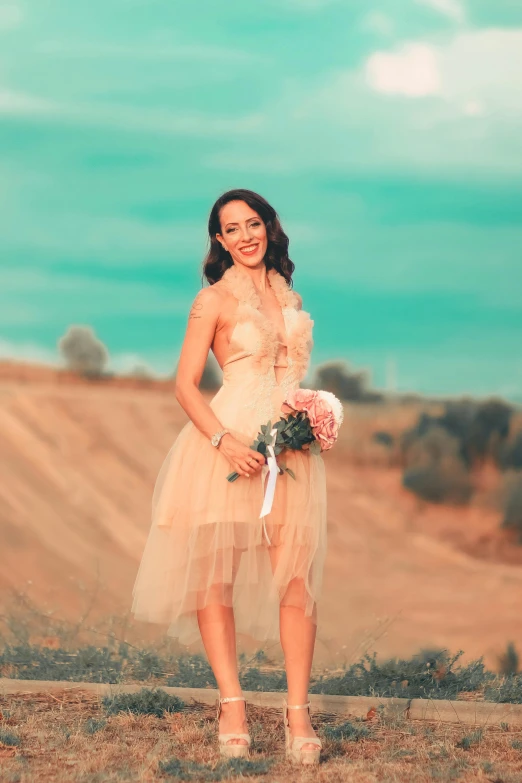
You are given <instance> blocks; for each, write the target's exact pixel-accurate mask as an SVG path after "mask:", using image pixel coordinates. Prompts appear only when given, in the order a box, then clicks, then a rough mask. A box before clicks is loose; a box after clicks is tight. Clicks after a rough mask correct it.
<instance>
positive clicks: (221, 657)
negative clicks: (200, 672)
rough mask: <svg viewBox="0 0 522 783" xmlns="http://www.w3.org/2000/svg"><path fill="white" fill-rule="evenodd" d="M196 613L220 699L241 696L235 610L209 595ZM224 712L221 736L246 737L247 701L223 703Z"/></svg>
mask: <svg viewBox="0 0 522 783" xmlns="http://www.w3.org/2000/svg"><path fill="white" fill-rule="evenodd" d="M231 589H232V588H230V590H231ZM216 593H217V594H218V595H219V596H220V597H221V596H222V594H223V588H222V586H219V587H218V588H217V590H216ZM216 597H217V596H216ZM227 603H230V602H228V601H227ZM197 614H198V625H199V630H200V632H201V638H202V640H203V646H204V647H205V652H206V654H207V658H208V661H209V663H210V666H211V668H212V671H213V672H214V676H215V678H216V682H217V685H218V688H219V692H220V694H221V696H222V697H223V698H225V697H228V696H241V685H240V684H239V676H238V670H237V652H236V626H235V622H234V612H233V609H232V608H231V606H225V605H223V604H222V603H221V604H220V603H213V602H212V596H210V602H209V604H208V605H207V606H205V608H204V609H199V610H198V613H197ZM221 710H222V711H221V716H220V720H219V731H220V733H221V734H236V733H237V734H246V733H247V732H248V727H247V723H246V717H245V702H244V701H233V702H229V703H226V704H223V705H222V708H221ZM230 744H239V745H246V741H245V740H243V739H240V740H231V741H230Z"/></svg>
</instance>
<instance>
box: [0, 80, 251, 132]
mask: <svg viewBox="0 0 522 783" xmlns="http://www.w3.org/2000/svg"><path fill="white" fill-rule="evenodd" d="M1 114H11V115H14V116H23V115H26V116H30V115H39V116H40V118H41V119H42V120H47V121H49V122H56V123H63V124H72V125H80V126H86V127H102V128H121V129H124V130H125V131H126V132H127V131H138V132H145V133H147V132H149V133H157V134H161V135H167V136H169V135H173V136H174V135H176V136H178V135H179V136H197V137H210V138H212V137H216V136H230V135H233V136H238V135H239V136H241V135H243V134H246V135H250V134H252V133H256V132H257V131H258V130H259V129H260V128H261V127H262V125H263V123H264V119H265V118H264V116H263V115H262V114H260V113H252V114H248V115H243V116H238V117H233V116H226V115H223V116H218V115H209V114H204V113H202V112H173V111H170V110H168V109H155V110H152V111H143V110H142V109H135V108H133V107H132V108H129V107H128V106H124V105H118V104H112V105H108V106H107V105H104V104H90V103H66V102H51V101H47V100H46V99H44V98H41V97H38V96H34V95H26V94H23V93H21V92H17V91H15V90H11V89H5V88H2V87H0V115H1Z"/></svg>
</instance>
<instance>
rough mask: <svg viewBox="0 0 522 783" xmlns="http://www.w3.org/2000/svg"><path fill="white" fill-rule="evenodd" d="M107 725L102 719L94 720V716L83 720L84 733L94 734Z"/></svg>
mask: <svg viewBox="0 0 522 783" xmlns="http://www.w3.org/2000/svg"><path fill="white" fill-rule="evenodd" d="M106 725H107V721H106V720H103V718H102V719H101V720H96V718H89V719H88V720H86V721H85V733H86V734H96V733H97V732H98V731H102V730H103V729H104V728H105V726H106Z"/></svg>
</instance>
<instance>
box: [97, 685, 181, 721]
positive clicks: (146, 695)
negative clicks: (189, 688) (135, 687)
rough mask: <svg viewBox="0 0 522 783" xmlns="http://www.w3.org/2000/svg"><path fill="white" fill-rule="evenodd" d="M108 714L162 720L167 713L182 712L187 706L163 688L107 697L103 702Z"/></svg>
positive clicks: (143, 689) (144, 689) (145, 689)
mask: <svg viewBox="0 0 522 783" xmlns="http://www.w3.org/2000/svg"><path fill="white" fill-rule="evenodd" d="M102 704H103V706H104V707H105V710H106V712H107V714H109V715H115V714H116V713H118V712H132V713H134V714H135V715H156V717H158V718H161V717H163V715H164V714H165V713H166V712H181V711H182V710H183V709H184V707H185V704H184V702H182V701H181V699H178V697H177V696H171V695H170V694H169V693H167V692H166V691H164V690H162V689H161V688H142V689H141V690H140V691H138V693H119V694H116V695H114V696H105V697H104V698H103V701H102Z"/></svg>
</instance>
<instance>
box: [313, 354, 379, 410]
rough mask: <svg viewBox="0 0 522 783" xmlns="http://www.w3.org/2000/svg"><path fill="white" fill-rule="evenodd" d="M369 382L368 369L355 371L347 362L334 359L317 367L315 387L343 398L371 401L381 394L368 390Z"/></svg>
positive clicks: (354, 400) (355, 400)
mask: <svg viewBox="0 0 522 783" xmlns="http://www.w3.org/2000/svg"><path fill="white" fill-rule="evenodd" d="M369 383H370V378H369V373H368V372H367V371H366V370H363V371H361V372H353V371H352V370H351V369H350V366H349V365H348V363H347V362H344V361H332V362H325V363H324V364H320V365H319V366H318V367H317V369H316V371H315V376H314V381H313V387H314V388H315V389H324V391H329V392H332V393H333V394H335V395H336V396H337V397H339V399H341V400H352V401H353V402H370V401H375V400H376V399H377V398H379V399H380V398H381V395H379V394H378V393H376V392H370V391H369V390H368V386H369ZM370 397H371V400H370V399H369V398H370Z"/></svg>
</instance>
